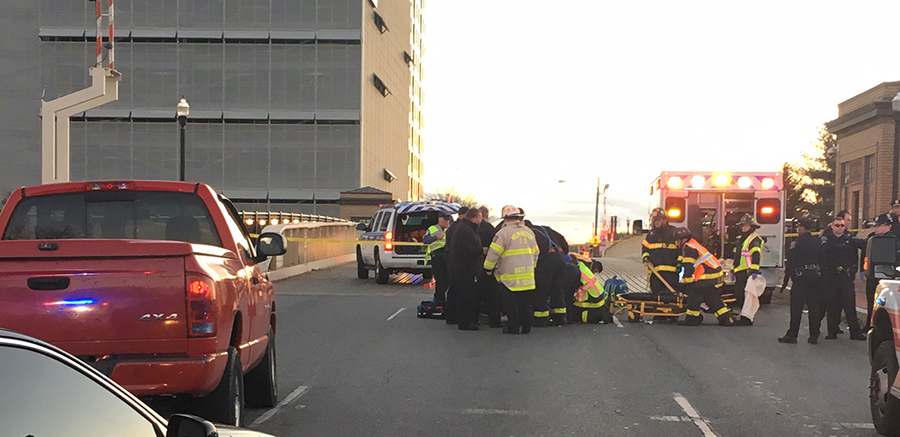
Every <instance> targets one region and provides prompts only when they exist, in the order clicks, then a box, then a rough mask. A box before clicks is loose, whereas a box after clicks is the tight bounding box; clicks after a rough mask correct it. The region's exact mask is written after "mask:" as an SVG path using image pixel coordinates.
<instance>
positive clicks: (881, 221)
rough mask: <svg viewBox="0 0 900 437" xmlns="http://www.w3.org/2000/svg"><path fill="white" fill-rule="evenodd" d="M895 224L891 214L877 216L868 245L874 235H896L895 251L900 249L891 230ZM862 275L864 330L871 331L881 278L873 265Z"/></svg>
mask: <svg viewBox="0 0 900 437" xmlns="http://www.w3.org/2000/svg"><path fill="white" fill-rule="evenodd" d="M893 224H894V221H893V220H892V217H891V215H890V214H881V215H879V216H878V217H875V232H873V233H871V234H870V235H869V238H868V239H867V240H866V246H868V244H869V242H870V241H872V237H875V236H878V235H888V236H892V237H894V242H895V245H894V246H895V253H897V252H898V251H900V238H897V236H896V235H894V233H893V232H891V225H893ZM864 254H865V252H864ZM864 264H865V263H864ZM861 275H865V281H866V326H864V327H863V328H862V330H863V332H869V329H870V328H871V327H872V307H874V306H875V288H876V287H878V282H879V281H880V279H878V278H876V277H875V274H874V269H873V267H872V265H869V266H868V268H867V269H866V271H865V272H862V273H861Z"/></svg>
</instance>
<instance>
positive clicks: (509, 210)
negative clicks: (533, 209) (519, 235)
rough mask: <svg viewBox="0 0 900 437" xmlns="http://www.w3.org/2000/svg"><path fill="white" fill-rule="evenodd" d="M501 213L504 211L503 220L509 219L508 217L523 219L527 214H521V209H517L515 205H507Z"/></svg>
mask: <svg viewBox="0 0 900 437" xmlns="http://www.w3.org/2000/svg"><path fill="white" fill-rule="evenodd" d="M501 211H502V213H501V214H502V215H503V218H507V217H515V218H521V217H524V216H525V214H522V213H521V212H519V208H516V207H515V206H513V205H506V206H504V207H503V209H502V210H501Z"/></svg>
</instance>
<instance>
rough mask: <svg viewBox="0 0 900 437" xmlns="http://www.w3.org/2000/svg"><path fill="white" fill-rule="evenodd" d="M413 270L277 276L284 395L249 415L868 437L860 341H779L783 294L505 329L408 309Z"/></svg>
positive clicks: (361, 428)
mask: <svg viewBox="0 0 900 437" xmlns="http://www.w3.org/2000/svg"><path fill="white" fill-rule="evenodd" d="M630 262H634V263H636V262H637V261H632V260H630V259H620V260H617V261H613V260H610V262H609V263H608V265H607V267H606V270H605V271H604V275H603V276H608V275H611V274H613V273H614V270H616V269H620V270H623V269H626V267H628V266H630V264H629V263H630ZM415 279H416V277H411V276H403V277H400V278H396V277H395V278H393V281H392V283H391V284H388V285H377V284H375V282H374V280H373V279H368V280H360V279H357V278H356V270H355V266H352V265H347V266H341V267H337V268H333V269H328V270H323V271H316V272H311V273H308V274H305V275H302V276H299V277H295V278H292V279H288V280H285V281H281V282H278V283H277V284H276V287H277V293H278V297H277V299H278V320H279V326H278V335H277V346H278V372H279V388H280V392H281V395H280V398H281V403H280V404H279V405H278V406H277V407H276V408H275V409H273V410H251V411H250V414H249V415H248V420H247V424H249V426H250V427H251V428H255V429H259V430H262V431H265V432H269V433H272V434H275V435H277V436H301V435H303V436H310V435H312V436H348V435H371V436H450V435H453V436H459V435H471V436H565V435H572V436H599V435H605V436H713V435H718V436H762V435H767V436H769V435H770V436H817V435H823V436H867V435H876V434H875V431H874V429H872V427H871V425H870V423H871V422H870V416H869V406H868V405H869V404H868V398H867V395H868V389H867V384H868V375H869V369H868V361H867V359H866V356H865V342H858V341H853V342H852V341H850V340H848V339H847V335H846V334H844V335H843V336H842V337H843V338H839V339H838V340H834V341H826V340H820V341H819V344H818V345H809V344H806V343H805V341H803V340H804V339H805V335H803V333H802V332H801V342H800V344H797V345H784V344H779V343H777V341H776V338H777V337H779V336H781V335H783V334H784V332H785V330H786V329H787V325H788V315H787V306H786V305H784V304H783V303H779V302H775V303H773V304H771V305H767V306H764V307H763V308H762V309H761V310H760V313H759V315H758V316H757V322H756V324H755V325H754V326H752V327H731V328H724V327H719V326H717V325H715V324H714V319H712V318H711V317H707V320H706V321H705V323H704V324H703V325H702V326H699V327H680V326H675V325H673V324H669V323H655V324H646V323H635V324H631V323H627V321H626V320H625V317H624V315H620V316H618V320H619V321H620V322H621V323H620V324H616V325H569V326H565V327H561V328H544V329H535V330H534V331H533V332H531V333H530V334H528V335H519V336H512V335H503V334H501V333H500V330H499V329H489V328H487V327H485V326H482V330H481V331H477V332H472V331H459V330H457V329H456V328H455V327H451V326H448V325H446V324H445V323H444V322H443V321H442V320H430V319H418V318H416V311H415V310H416V305H417V304H418V303H419V302H420V301H421V300H425V299H429V298H430V295H431V292H430V290H427V289H424V288H423V287H422V286H421V285H420V284H412V283H409V282H410V281H414V280H415ZM398 280H399V281H400V282H406V283H398V282H397V281H398ZM805 326H806V324H805V320H804V329H805ZM844 330H845V331H846V330H847V329H846V328H844Z"/></svg>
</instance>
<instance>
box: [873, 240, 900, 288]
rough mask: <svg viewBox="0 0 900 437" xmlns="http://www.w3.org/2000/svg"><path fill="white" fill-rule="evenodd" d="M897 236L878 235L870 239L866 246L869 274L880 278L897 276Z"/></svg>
mask: <svg viewBox="0 0 900 437" xmlns="http://www.w3.org/2000/svg"><path fill="white" fill-rule="evenodd" d="M897 249H898V245H897V238H896V237H894V236H893V235H887V234H886V235H876V236H873V237H872V238H870V239H869V243H868V245H867V247H866V258H867V259H868V264H869V269H868V272H867V273H869V274H871V275H872V277H874V278H878V279H892V278H895V277H896V276H897V271H896V270H895V269H896V267H897V264H898V259H897Z"/></svg>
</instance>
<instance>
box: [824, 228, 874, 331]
mask: <svg viewBox="0 0 900 437" xmlns="http://www.w3.org/2000/svg"><path fill="white" fill-rule="evenodd" d="M846 226H847V224H846V222H845V221H844V220H843V219H841V218H837V217H836V218H835V219H834V220H832V222H831V231H832V234H831V235H830V236H829V235H824V234H823V235H822V236H821V237H820V240H821V241H822V246H823V251H824V255H823V258H822V260H823V266H822V267H823V268H822V273H823V278H824V281H825V289H826V296H825V308H826V311H827V314H828V335H826V336H825V339H826V340H834V339H836V338H837V334H838V325H839V324H840V323H841V311H843V312H844V313H845V314H846V317H847V325H848V326H849V328H850V339H851V340H865V339H866V336H865V335H864V334H863V333H862V330H861V329H860V327H859V320H858V319H857V318H856V290H855V287H854V283H853V282H854V280H855V279H856V273H857V272H858V271H859V250H860V249H865V248H866V240H862V239H859V238H856V237H853V236H851V235H850V234H849V233H845V232H844V231H845V229H846ZM820 318H821V316H820Z"/></svg>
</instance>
